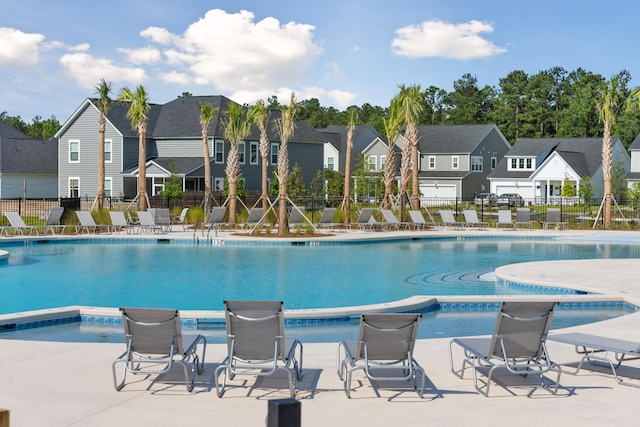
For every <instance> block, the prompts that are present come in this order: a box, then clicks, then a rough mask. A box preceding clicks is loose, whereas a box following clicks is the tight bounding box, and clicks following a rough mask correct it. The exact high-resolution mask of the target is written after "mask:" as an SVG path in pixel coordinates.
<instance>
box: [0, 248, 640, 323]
mask: <svg viewBox="0 0 640 427" xmlns="http://www.w3.org/2000/svg"><path fill="white" fill-rule="evenodd" d="M0 248H2V249H7V250H9V252H10V255H9V258H8V260H6V261H4V262H3V263H0V287H1V288H2V292H1V293H0V314H2V313H13V312H19V311H28V310H36V309H44V308H52V307H64V306H70V305H83V306H98V307H122V306H144V307H168V308H178V309H181V310H222V309H223V301H224V300H225V299H275V300H283V301H284V302H285V309H303V308H325V307H341V306H352V305H363V304H373V303H383V302H389V301H396V300H400V299H403V298H407V297H411V296H413V295H433V296H438V295H503V294H504V295H506V294H514V293H525V292H529V293H531V292H534V291H531V290H527V289H511V288H509V289H507V288H503V287H502V286H501V285H500V284H499V283H498V282H496V281H495V280H491V279H487V277H489V278H490V277H491V273H492V272H493V271H494V270H495V269H496V268H497V267H499V266H502V265H505V264H511V263H518V262H525V261H539V260H562V259H586V258H637V257H640V245H638V244H615V243H582V242H568V241H563V240H559V239H558V240H550V239H536V240H532V239H504V238H503V239H500V238H493V239H491V238H478V239H473V238H466V239H464V240H458V239H455V238H443V239H434V238H430V239H421V240H406V241H401V242H387V243H372V244H343V245H320V246H284V245H277V246H248V245H239V246H194V245H191V244H184V243H183V244H162V243H158V241H156V240H151V241H150V242H148V243H136V242H135V241H134V240H132V241H121V242H118V241H115V242H105V241H100V240H92V241H89V242H86V241H81V240H77V241H70V242H63V243H55V242H48V243H47V242H42V243H32V244H27V245H11V246H9V247H7V246H1V245H0Z"/></svg>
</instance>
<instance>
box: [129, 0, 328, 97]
mask: <svg viewBox="0 0 640 427" xmlns="http://www.w3.org/2000/svg"><path fill="white" fill-rule="evenodd" d="M314 30H315V27H314V26H312V25H306V24H299V23H295V22H289V23H286V24H281V23H280V22H279V21H278V20H277V19H275V18H271V17H268V18H264V19H263V20H261V21H259V22H255V20H254V15H253V13H251V12H248V11H241V12H239V13H235V14H230V13H227V12H226V11H224V10H220V9H214V10H210V11H208V12H207V13H206V14H205V16H204V17H203V18H201V19H200V20H199V21H197V22H195V23H193V24H191V25H190V26H189V27H188V28H187V29H186V31H185V32H184V33H183V34H182V35H174V34H172V33H170V32H169V31H167V30H166V29H164V28H158V27H149V28H147V29H145V30H144V31H142V32H141V33H140V34H141V35H143V36H144V37H146V38H148V39H149V40H151V41H153V42H155V43H159V44H162V45H165V46H167V48H166V49H165V50H163V52H162V53H163V54H164V57H166V60H167V62H168V63H169V64H171V65H172V66H174V67H175V68H176V70H175V71H174V74H171V75H172V76H177V75H182V74H184V73H188V74H190V75H191V80H192V81H194V82H195V83H197V84H201V85H215V86H216V87H217V88H218V89H220V90H222V91H224V92H237V93H255V94H258V93H264V92H271V93H269V95H272V94H273V92H274V91H275V90H276V88H279V87H281V86H282V85H283V84H291V83H295V82H297V81H300V80H301V79H302V77H303V75H304V73H305V72H306V71H307V70H308V69H309V68H310V67H311V66H312V64H313V62H314V60H315V59H316V58H317V57H318V56H319V55H320V54H321V53H322V49H321V48H320V46H319V44H317V43H315V42H314V40H313V31H314ZM239 101H240V100H239Z"/></svg>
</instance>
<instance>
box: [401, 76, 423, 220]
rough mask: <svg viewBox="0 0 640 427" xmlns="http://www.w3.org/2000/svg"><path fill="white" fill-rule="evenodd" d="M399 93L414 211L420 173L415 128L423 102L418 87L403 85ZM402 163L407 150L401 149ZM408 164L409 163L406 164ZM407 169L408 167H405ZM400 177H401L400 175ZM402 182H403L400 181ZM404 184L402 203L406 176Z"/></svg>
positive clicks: (417, 206) (407, 178)
mask: <svg viewBox="0 0 640 427" xmlns="http://www.w3.org/2000/svg"><path fill="white" fill-rule="evenodd" d="M399 88H400V93H399V94H398V96H399V102H400V109H401V114H402V116H403V117H404V125H405V131H404V140H405V145H407V144H408V145H409V147H410V151H411V162H410V165H411V166H410V167H411V172H412V173H411V176H412V182H411V187H412V188H411V190H412V191H411V201H412V204H413V207H414V209H419V208H420V183H419V180H418V172H419V171H420V164H419V159H418V142H420V136H419V135H418V129H417V128H416V126H417V125H418V122H419V120H420V116H421V115H422V112H423V111H424V106H425V104H424V100H423V94H422V91H421V89H420V85H413V86H409V87H405V86H404V85H400V86H399ZM402 151H403V159H402V160H403V161H402V163H403V164H404V153H405V152H407V154H408V150H404V147H403V150H402ZM407 163H409V162H407ZM407 167H409V166H407ZM401 176H402V175H401ZM401 181H403V180H401ZM404 181H405V182H402V186H401V187H402V200H403V201H404V194H405V192H406V190H407V186H408V184H409V177H408V176H407V177H406V178H405V179H404Z"/></svg>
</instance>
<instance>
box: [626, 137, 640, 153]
mask: <svg viewBox="0 0 640 427" xmlns="http://www.w3.org/2000/svg"><path fill="white" fill-rule="evenodd" d="M629 150H640V133H639V134H638V135H637V136H636V137H635V139H634V140H633V142H631V145H630V146H629Z"/></svg>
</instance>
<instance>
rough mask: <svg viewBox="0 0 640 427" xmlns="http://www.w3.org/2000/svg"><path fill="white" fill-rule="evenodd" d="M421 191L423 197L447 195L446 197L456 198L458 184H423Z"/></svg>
mask: <svg viewBox="0 0 640 427" xmlns="http://www.w3.org/2000/svg"><path fill="white" fill-rule="evenodd" d="M420 193H422V197H446V198H455V197H456V186H455V185H442V184H440V185H437V186H436V185H433V184H431V185H421V186H420Z"/></svg>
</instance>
